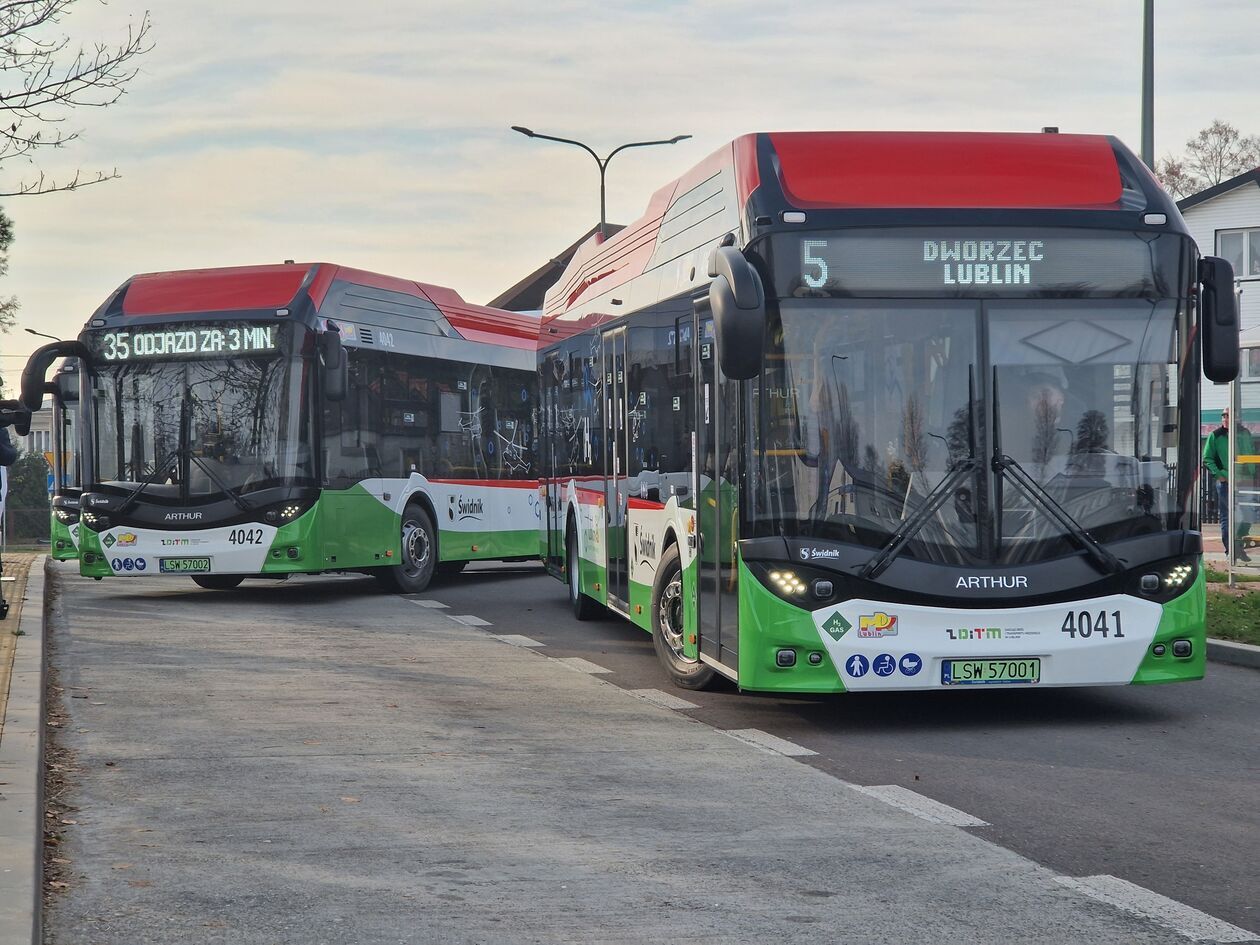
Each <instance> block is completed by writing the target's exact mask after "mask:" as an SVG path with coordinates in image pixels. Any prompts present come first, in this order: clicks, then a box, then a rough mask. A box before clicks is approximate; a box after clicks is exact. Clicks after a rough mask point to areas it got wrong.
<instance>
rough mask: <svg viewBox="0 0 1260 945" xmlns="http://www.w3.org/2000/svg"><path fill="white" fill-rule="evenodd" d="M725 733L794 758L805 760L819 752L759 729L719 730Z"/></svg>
mask: <svg viewBox="0 0 1260 945" xmlns="http://www.w3.org/2000/svg"><path fill="white" fill-rule="evenodd" d="M718 731H720V732H721V731H724V732H726V734H727V735H730V736H731V737H732V738H738V739H739V740H740V741H741V742H748V743H749V744H750V745H756V746H757V747H758V748H765V749H767V750H769V751H773V752H775V753H776V754H780V755H788V756H789V757H792V758H798V757H799V758H803V757H805V756H807V755H816V754H818V752H816V751H810V749H808V748H806V747H805V746H803V745H798V744H796V743H795V742H790V741H788V740H787V739H786V738H780V737H779V736H778V735H771V734H770V733H769V732H763V731H762V730H761V729H759V728H733V729H732V728H728V729H718Z"/></svg>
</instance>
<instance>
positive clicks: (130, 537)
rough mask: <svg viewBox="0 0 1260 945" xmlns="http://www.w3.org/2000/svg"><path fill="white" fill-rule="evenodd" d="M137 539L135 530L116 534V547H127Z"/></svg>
mask: <svg viewBox="0 0 1260 945" xmlns="http://www.w3.org/2000/svg"><path fill="white" fill-rule="evenodd" d="M138 540H139V538H138V536H137V535H136V533H135V532H123V533H122V534H121V535H119V536H118V547H119V548H127V547H130V546H131V545H134V544H135V543H136V542H137V541H138Z"/></svg>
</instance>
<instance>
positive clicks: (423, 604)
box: [407, 597, 446, 610]
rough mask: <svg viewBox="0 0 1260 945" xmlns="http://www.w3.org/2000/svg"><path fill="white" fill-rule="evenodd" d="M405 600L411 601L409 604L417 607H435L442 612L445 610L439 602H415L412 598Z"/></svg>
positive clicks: (444, 606) (443, 605)
mask: <svg viewBox="0 0 1260 945" xmlns="http://www.w3.org/2000/svg"><path fill="white" fill-rule="evenodd" d="M407 600H409V601H411V603H413V604H415V605H416V606H417V607H436V608H440V609H442V610H445V609H446V605H445V604H443V603H442V602H441V601H440V600H423V599H421V600H417V599H416V598H414V597H408V598H407Z"/></svg>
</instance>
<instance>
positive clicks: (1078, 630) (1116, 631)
mask: <svg viewBox="0 0 1260 945" xmlns="http://www.w3.org/2000/svg"><path fill="white" fill-rule="evenodd" d="M1108 616H1110V617H1111V619H1112V620H1113V621H1115V622H1114V623H1109V622H1108V620H1107V618H1108ZM1059 629H1060V630H1062V631H1063V632H1064V633H1066V634H1067V635H1068V636H1070V637H1071V638H1072V639H1073V640H1075V639H1076V638H1077V637H1078V636H1079V637H1081V638H1082V639H1088V638H1089V637H1092V636H1093V635H1094V634H1095V633H1096V634H1098V635H1099V636H1100V637H1108V636H1114V637H1115V638H1116V639H1120V638H1122V637H1123V636H1124V629H1123V627H1122V626H1121V624H1120V611H1118V610H1113V611H1112V612H1111V613H1110V614H1108V613H1107V611H1105V610H1100V611H1098V613H1097V614H1092V613H1090V612H1089V611H1088V610H1081V611H1073V610H1069V611H1068V615H1067V616H1066V617H1065V618H1063V626H1062V627H1060V628H1059Z"/></svg>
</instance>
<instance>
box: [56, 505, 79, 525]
mask: <svg viewBox="0 0 1260 945" xmlns="http://www.w3.org/2000/svg"><path fill="white" fill-rule="evenodd" d="M53 515H55V516H57V521H59V522H61V523H62V524H64V525H73V524H74V523H75V522H77V521H78V520H79V513H78V512H72V511H71V510H70V509H53Z"/></svg>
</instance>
